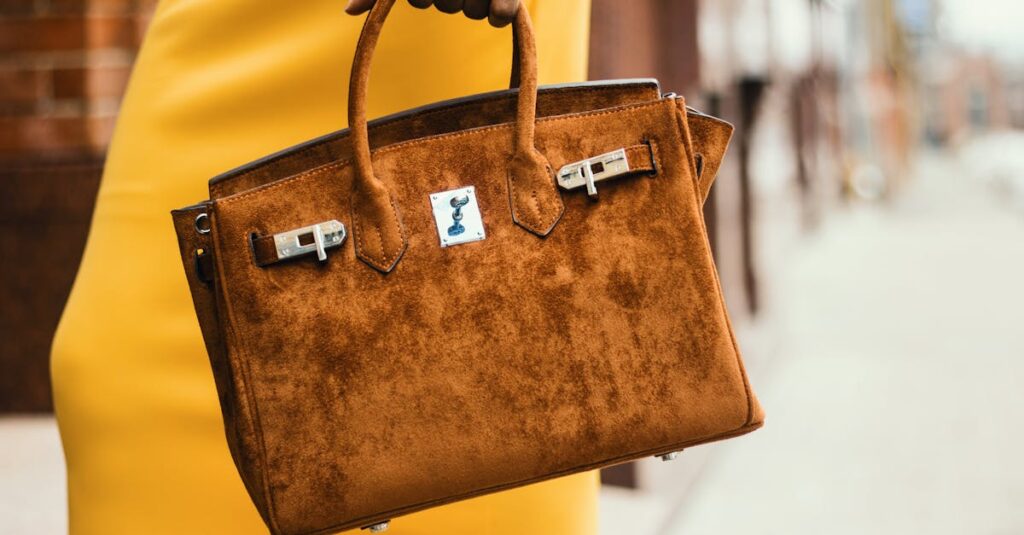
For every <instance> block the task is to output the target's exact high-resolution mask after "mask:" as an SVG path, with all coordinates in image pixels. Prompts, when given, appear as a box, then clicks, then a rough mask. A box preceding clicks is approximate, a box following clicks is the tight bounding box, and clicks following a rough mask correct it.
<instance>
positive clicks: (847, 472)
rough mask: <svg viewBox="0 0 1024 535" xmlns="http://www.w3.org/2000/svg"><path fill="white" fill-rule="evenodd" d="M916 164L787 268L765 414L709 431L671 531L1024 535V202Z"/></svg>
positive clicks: (940, 165)
mask: <svg viewBox="0 0 1024 535" xmlns="http://www.w3.org/2000/svg"><path fill="white" fill-rule="evenodd" d="M921 171H922V172H921V176H920V177H919V178H918V179H917V181H916V182H915V183H914V184H913V186H912V188H911V189H910V190H909V191H906V192H903V194H902V195H900V196H899V198H898V199H897V200H896V201H894V202H893V203H892V204H891V205H890V206H886V207H864V206H862V207H854V208H851V209H849V210H845V211H843V213H840V214H832V215H830V216H829V222H828V223H827V224H826V226H825V227H824V228H822V229H820V230H819V231H818V232H817V233H815V234H814V235H812V236H810V237H807V238H802V240H803V241H804V243H802V244H801V245H800V246H799V247H798V248H797V254H796V255H794V256H793V257H792V258H791V259H790V261H789V262H788V263H787V264H785V265H783V266H781V267H783V268H785V273H782V274H781V276H780V277H778V278H779V280H778V281H776V282H775V283H774V284H776V286H775V291H776V294H775V295H774V299H773V300H772V301H773V302H774V305H773V306H774V309H773V310H774V314H776V315H777V316H776V317H774V318H772V319H771V320H770V321H771V323H772V324H773V325H777V326H779V327H780V328H781V332H780V341H781V347H780V348H779V350H778V351H777V354H776V355H774V356H773V357H771V360H770V361H768V362H757V363H754V365H753V370H752V376H753V377H752V379H753V381H754V384H755V386H756V387H757V388H758V390H759V394H760V396H761V400H762V402H763V404H764V406H765V408H766V410H767V414H768V419H767V423H766V426H765V428H764V429H762V430H760V431H758V432H756V433H754V434H753V435H750V436H748V437H744V438H742V439H739V440H734V441H730V442H728V443H725V444H722V445H719V446H716V451H715V452H714V454H713V456H712V458H711V460H710V461H709V464H708V465H707V466H706V468H705V470H704V472H703V474H702V476H701V478H700V479H699V480H698V481H697V482H696V483H695V485H694V487H693V488H692V491H691V492H690V494H689V496H688V497H687V499H686V500H685V505H684V506H683V508H682V509H681V510H679V511H677V512H676V513H675V516H674V520H673V522H671V525H670V527H669V529H667V530H666V531H665V533H666V534H667V535H703V534H708V535H711V534H714V535H721V534H793V533H814V534H818V533H828V534H845V533H849V534H864V533H871V534H915V533H928V534H971V535H974V534H993V535H1002V534H1007V535H1009V534H1018V533H1024V456H1022V455H1021V452H1022V451H1024V388H1022V386H1021V379H1024V312H1022V310H1024V213H1021V212H1017V213H1013V212H1012V211H1011V209H1012V208H1011V207H1010V206H1006V205H1004V204H1003V203H1001V202H1000V199H999V198H998V196H997V195H995V194H994V192H991V191H987V190H986V187H985V186H983V185H982V184H980V183H978V182H975V181H973V180H972V179H971V178H970V177H969V176H968V175H967V174H965V173H961V171H964V169H960V168H958V167H957V166H956V165H955V164H954V163H951V162H949V161H941V160H930V161H928V160H926V161H925V163H924V164H923V166H922V168H921ZM773 353H774V352H773Z"/></svg>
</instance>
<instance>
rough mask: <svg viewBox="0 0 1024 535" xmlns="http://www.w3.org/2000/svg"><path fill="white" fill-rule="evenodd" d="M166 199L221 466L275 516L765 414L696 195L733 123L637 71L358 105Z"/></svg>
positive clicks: (404, 496)
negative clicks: (179, 197) (215, 401)
mask: <svg viewBox="0 0 1024 535" xmlns="http://www.w3.org/2000/svg"><path fill="white" fill-rule="evenodd" d="M393 4H394V0H378V2H377V3H376V6H375V7H374V8H373V9H372V10H371V11H370V13H369V15H368V16H367V18H366V23H365V26H364V27H363V32H362V35H361V36H360V39H359V44H358V47H357V49H356V56H355V61H354V63H353V66H352V79H351V86H350V90H349V97H350V99H349V124H350V129H349V130H343V131H340V132H336V133H333V134H330V135H327V136H324V137H322V138H318V139H315V140H312V141H309V142H307V143H304V144H302V145H299V146H296V147H292V148H290V149H287V150H285V151H282V152H280V153H277V154H274V155H272V156H268V157H266V158H263V159H261V160H258V161H256V162H253V163H251V164H248V165H245V166H243V167H241V168H238V169H235V170H233V171H230V172H228V173H226V174H224V175H221V176H219V177H216V178H214V179H213V180H211V182H210V200H207V201H203V202H201V203H199V204H197V205H194V206H190V207H188V208H183V209H181V210H175V211H174V212H173V216H174V224H175V229H176V231H177V233H178V237H179V244H180V250H181V257H182V259H183V261H184V264H185V272H186V275H187V277H188V283H189V286H190V288H191V292H192V297H193V300H194V302H195V308H196V312H197V314H198V317H199V323H200V326H201V328H202V332H203V336H204V338H205V341H206V346H207V349H208V351H209V356H210V361H211V364H212V367H213V372H214V378H215V380H216V384H217V390H218V394H219V398H220V403H221V408H222V411H223V415H224V426H225V429H226V432H227V439H228V444H229V446H230V450H231V454H232V456H233V458H234V461H235V464H236V465H237V467H238V471H239V473H240V475H241V477H242V481H243V482H244V483H245V487H246V489H247V490H248V492H249V493H250V495H251V496H252V499H253V501H254V502H255V504H256V507H257V508H258V510H259V512H260V514H261V515H262V516H263V519H264V520H265V521H266V523H267V525H268V526H269V528H270V530H271V532H273V533H275V534H312V533H332V532H336V531H340V530H344V529H348V528H357V527H365V528H368V529H370V530H371V531H374V532H377V531H382V530H383V529H384V528H386V526H387V521H388V520H389V519H391V518H394V517H397V516H401V515H404V514H408V513H412V512H414V511H419V510H422V509H426V508H429V507H434V506H438V505H443V504H446V503H451V502H454V501H458V500H464V499H467V498H471V497H474V496H479V495H482V494H487V493H492V492H497V491H501V490H505V489H510V488H513V487H518V486H522V485H527V484H529V483H534V482H538V481H543V480H546V479H551V478H555V477H559V476H564V475H567V474H573V473H577V472H582V471H585V470H593V469H596V468H601V467H604V466H609V465H613V464H617V463H622V462H626V461H630V460H633V459H637V458H640V457H644V456H649V455H657V456H662V457H663V458H666V459H668V458H671V457H672V456H673V455H674V453H673V452H677V451H679V450H681V449H683V448H686V447H689V446H693V445H696V444H701V443H705V442H711V441H714V440H720V439H724V438H728V437H733V436H737V435H741V434H744V433H747V432H749V431H751V430H754V429H756V428H758V427H760V426H761V424H762V422H763V418H764V414H763V412H762V410H761V408H760V406H759V405H758V402H757V400H756V399H755V397H754V394H753V392H751V389H750V386H749V384H748V383H747V378H746V374H745V372H744V369H743V364H742V362H741V360H740V354H739V351H738V349H737V347H736V342H735V340H734V338H733V333H732V330H731V327H730V325H729V317H728V314H727V313H726V309H725V305H724V302H723V299H722V293H721V289H720V286H719V282H718V277H717V275H716V272H715V266H714V263H713V261H712V258H711V252H710V248H709V245H708V240H707V233H706V230H705V227H704V220H703V217H702V211H701V206H702V202H703V200H704V198H705V196H706V195H707V193H708V189H709V188H710V185H711V182H712V180H713V179H714V176H715V173H716V172H717V170H718V165H719V163H720V162H721V158H722V156H723V155H724V152H725V149H726V147H727V145H728V142H729V138H730V135H731V133H732V127H731V126H730V125H728V124H727V123H725V122H723V121H720V120H718V119H715V118H712V117H709V116H706V115H702V114H699V113H697V112H695V111H693V110H689V109H688V108H687V107H686V106H685V104H684V102H683V99H682V98H680V97H677V96H674V95H671V94H669V95H662V94H661V93H660V90H659V88H658V84H657V82H656V81H654V80H619V81H610V82H596V83H587V84H575V85H564V86H553V87H545V88H540V89H539V88H538V87H537V77H536V72H537V69H536V50H535V45H534V38H533V34H532V30H531V25H530V21H529V17H528V14H527V12H526V10H525V9H520V10H519V14H518V16H517V18H516V21H515V32H516V37H517V39H516V49H517V56H518V64H519V68H518V69H517V70H518V71H519V74H518V77H519V89H518V90H517V89H510V90H506V91H499V92H494V93H488V94H482V95H476V96H472V97H466V98H462V99H458V100H454V101H447V102H443V103H438V104H434V105H431V106H427V107H425V108H421V109H417V110H413V111H409V112H404V113H400V114H397V115H393V116H389V117H386V118H382V119H378V120H375V121H370V122H368V121H367V118H366V87H367V79H368V77H369V66H370V59H371V56H372V54H373V49H374V45H375V43H376V42H377V37H378V34H379V32H380V30H381V26H382V24H383V22H384V19H385V17H386V16H387V13H388V11H389V10H390V8H391V6H392V5H393Z"/></svg>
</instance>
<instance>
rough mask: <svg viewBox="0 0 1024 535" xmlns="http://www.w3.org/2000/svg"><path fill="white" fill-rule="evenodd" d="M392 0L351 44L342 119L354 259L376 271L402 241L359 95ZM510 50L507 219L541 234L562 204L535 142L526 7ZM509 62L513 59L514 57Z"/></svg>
mask: <svg viewBox="0 0 1024 535" xmlns="http://www.w3.org/2000/svg"><path fill="white" fill-rule="evenodd" d="M394 4H395V0H377V2H376V3H375V4H374V6H373V8H372V9H371V10H370V12H369V14H367V16H366V21H365V22H364V23H363V30H362V33H361V34H360V35H359V42H358V43H357V45H356V51H355V58H354V60H353V62H352V76H351V78H350V81H349V100H348V122H349V130H350V132H351V138H350V139H351V141H352V151H353V154H354V160H355V177H354V180H353V195H352V223H353V225H352V226H353V229H352V232H353V234H354V238H355V239H353V243H355V248H356V256H358V257H359V258H360V259H361V260H362V261H364V262H366V263H367V264H369V265H370V266H372V267H374V268H375V269H377V270H379V271H381V272H384V273H387V272H390V271H391V270H392V269H394V267H395V265H396V264H397V263H398V260H399V259H400V258H401V256H402V254H403V253H404V252H405V249H406V247H407V246H408V237H407V236H406V234H405V229H404V227H403V225H402V220H401V215H400V211H399V208H398V206H397V204H396V202H395V199H394V198H393V197H392V195H391V193H390V192H389V191H388V188H387V186H386V185H385V184H384V183H383V182H382V181H381V180H380V179H379V178H378V177H377V176H376V175H375V174H374V170H373V161H372V158H371V156H370V140H369V132H368V128H367V114H366V97H367V86H368V82H369V78H370V63H371V60H372V59H373V51H374V48H375V47H376V45H377V40H378V37H379V36H380V31H381V28H382V26H383V25H384V20H385V19H386V18H387V15H388V13H389V12H390V11H391V8H392V7H393V6H394ZM514 24H515V28H514V29H515V39H514V42H515V48H516V51H517V53H518V60H519V61H518V64H519V93H518V96H517V105H516V119H515V123H514V128H513V147H512V158H511V159H510V160H509V162H508V173H507V181H508V191H509V196H510V199H509V201H510V203H509V204H510V207H511V215H512V220H513V221H514V222H515V223H516V224H518V225H519V226H521V227H523V228H524V229H526V230H528V231H530V232H532V233H534V234H536V235H538V236H546V235H547V234H548V233H550V232H551V230H552V229H553V228H554V226H555V224H556V223H557V222H558V220H559V219H560V218H561V216H562V212H563V211H564V209H565V208H564V205H563V204H562V199H561V196H560V195H559V192H558V187H557V186H556V184H555V181H554V173H553V172H552V169H551V166H550V164H549V163H548V162H547V159H546V158H544V156H543V155H541V154H540V152H538V151H537V149H536V148H535V146H534V133H535V123H536V115H537V46H536V40H535V38H534V34H533V26H532V25H531V23H530V15H529V13H528V12H527V10H526V9H525V8H523V7H520V9H519V11H518V12H517V13H516V18H515V21H514ZM514 63H515V62H514Z"/></svg>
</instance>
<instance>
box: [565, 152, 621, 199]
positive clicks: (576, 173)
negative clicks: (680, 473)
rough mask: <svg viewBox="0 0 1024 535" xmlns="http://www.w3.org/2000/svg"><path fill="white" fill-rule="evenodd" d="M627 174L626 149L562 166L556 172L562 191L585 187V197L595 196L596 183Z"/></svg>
mask: <svg viewBox="0 0 1024 535" xmlns="http://www.w3.org/2000/svg"><path fill="white" fill-rule="evenodd" d="M628 172H629V161H628V160H627V159H626V149H625V148H622V149H617V150H613V151H611V152H606V153H604V154H601V155H599V156H594V157H593V158H587V159H586V160H581V161H578V162H574V163H571V164H568V165H565V166H563V167H562V168H561V169H560V170H559V171H558V185H559V186H561V187H562V188H563V189H576V188H578V187H580V186H583V185H586V186H587V195H590V196H591V197H595V196H597V182H600V181H602V180H607V179H609V178H614V177H617V176H620V175H624V174H626V173H628Z"/></svg>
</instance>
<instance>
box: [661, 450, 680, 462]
mask: <svg viewBox="0 0 1024 535" xmlns="http://www.w3.org/2000/svg"><path fill="white" fill-rule="evenodd" d="M682 452H683V450H679V451H673V452H669V453H666V454H664V455H659V456H658V458H659V459H661V460H662V461H674V460H676V457H679V454H680V453H682Z"/></svg>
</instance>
